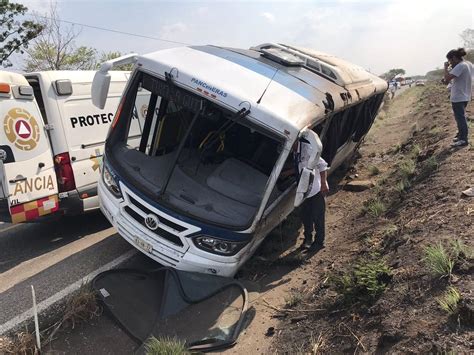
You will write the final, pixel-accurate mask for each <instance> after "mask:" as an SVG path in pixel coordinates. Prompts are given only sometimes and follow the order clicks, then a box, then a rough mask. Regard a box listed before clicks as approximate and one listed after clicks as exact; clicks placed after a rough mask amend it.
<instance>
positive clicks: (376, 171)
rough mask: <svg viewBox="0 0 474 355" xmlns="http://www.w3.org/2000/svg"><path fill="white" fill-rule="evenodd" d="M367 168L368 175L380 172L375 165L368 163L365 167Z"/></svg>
mask: <svg viewBox="0 0 474 355" xmlns="http://www.w3.org/2000/svg"><path fill="white" fill-rule="evenodd" d="M367 170H368V171H369V175H370V176H375V175H378V174H380V169H379V168H377V167H376V166H375V165H369V166H368V167H367Z"/></svg>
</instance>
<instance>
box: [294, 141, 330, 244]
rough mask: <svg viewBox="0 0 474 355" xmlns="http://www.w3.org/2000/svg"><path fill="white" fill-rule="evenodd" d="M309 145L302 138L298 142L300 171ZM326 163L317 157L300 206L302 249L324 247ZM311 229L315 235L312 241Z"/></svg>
mask: <svg viewBox="0 0 474 355" xmlns="http://www.w3.org/2000/svg"><path fill="white" fill-rule="evenodd" d="M310 150H311V147H310V145H309V144H308V143H305V142H304V140H303V141H301V142H300V143H299V149H298V152H297V154H296V157H297V162H298V170H299V172H300V173H301V171H302V169H303V167H306V166H307V164H306V163H307V161H308V159H309V155H310ZM327 169H328V164H327V163H326V162H325V161H324V159H323V158H319V160H318V163H317V164H316V168H315V169H314V170H315V171H314V179H313V181H312V185H311V188H310V189H309V191H308V193H307V194H306V196H305V197H306V199H305V200H304V201H303V203H302V206H301V214H302V220H303V226H304V243H303V246H302V247H303V249H309V248H315V249H322V248H324V239H325V235H326V226H325V224H326V223H325V218H326V201H325V198H324V196H325V195H326V194H327V193H328V192H329V186H328V182H327ZM313 231H315V232H316V236H315V239H314V242H313Z"/></svg>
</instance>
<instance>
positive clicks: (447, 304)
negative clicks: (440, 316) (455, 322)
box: [437, 286, 461, 315]
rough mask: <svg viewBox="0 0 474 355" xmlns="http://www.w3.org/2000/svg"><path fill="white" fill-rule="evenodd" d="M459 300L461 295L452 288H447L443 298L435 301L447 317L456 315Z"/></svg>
mask: <svg viewBox="0 0 474 355" xmlns="http://www.w3.org/2000/svg"><path fill="white" fill-rule="evenodd" d="M460 300H461V294H460V293H459V291H458V290H456V289H455V288H454V287H452V286H450V287H448V289H447V290H446V292H445V293H444V294H443V296H442V297H440V298H438V299H437V301H438V304H439V305H440V307H441V308H442V309H443V310H444V311H446V312H447V313H448V314H449V315H452V314H456V313H457V312H458V304H459V301H460Z"/></svg>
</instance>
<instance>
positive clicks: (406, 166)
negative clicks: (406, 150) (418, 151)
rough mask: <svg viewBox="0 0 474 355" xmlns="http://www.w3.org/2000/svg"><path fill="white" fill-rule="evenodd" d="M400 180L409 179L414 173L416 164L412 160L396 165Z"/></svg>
mask: <svg viewBox="0 0 474 355" xmlns="http://www.w3.org/2000/svg"><path fill="white" fill-rule="evenodd" d="M398 169H399V171H400V174H401V175H402V178H409V177H411V176H412V175H413V174H414V173H415V169H416V163H415V161H414V160H413V159H405V160H403V161H401V162H400V163H399V164H398Z"/></svg>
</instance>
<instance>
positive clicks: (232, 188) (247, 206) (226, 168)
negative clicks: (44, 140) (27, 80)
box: [106, 72, 284, 229]
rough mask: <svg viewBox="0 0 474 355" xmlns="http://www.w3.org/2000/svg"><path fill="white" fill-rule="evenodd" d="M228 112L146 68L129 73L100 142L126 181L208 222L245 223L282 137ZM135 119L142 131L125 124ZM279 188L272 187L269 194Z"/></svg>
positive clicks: (251, 215)
mask: <svg viewBox="0 0 474 355" xmlns="http://www.w3.org/2000/svg"><path fill="white" fill-rule="evenodd" d="M249 113H250V111H247V110H245V109H242V110H240V111H238V112H231V111H229V110H227V109H225V108H223V107H221V106H218V105H217V104H215V103H212V102H210V101H208V100H206V99H204V98H202V97H200V96H198V95H195V94H193V93H191V92H189V91H186V90H184V89H181V88H179V87H177V86H176V85H175V84H174V83H173V82H171V81H164V80H161V79H159V78H156V77H154V76H152V75H149V74H147V73H144V72H137V74H136V75H135V76H134V78H133V79H132V83H131V85H130V86H129V88H128V90H127V93H126V94H125V100H124V101H123V106H122V110H121V113H120V114H119V117H118V118H117V122H116V124H115V126H114V127H113V128H112V129H111V132H110V133H109V137H108V139H107V144H106V155H107V159H108V160H109V161H110V163H111V164H112V166H113V168H114V169H115V170H116V171H117V173H119V175H121V176H122V177H123V178H124V180H126V182H127V183H128V185H131V186H133V187H134V188H135V189H137V190H139V191H140V192H141V193H143V194H145V195H147V196H148V197H149V198H151V199H152V200H153V201H155V202H157V203H158V204H162V205H164V206H166V207H167V208H170V209H172V210H174V211H175V212H177V213H179V214H184V215H188V216H190V217H192V218H196V219H198V220H201V221H203V222H206V223H210V224H214V225H218V226H223V227H227V228H232V229H244V228H246V227H248V226H249V225H250V224H251V223H252V221H253V218H254V216H255V214H256V212H257V210H258V208H259V206H260V204H261V201H262V198H263V196H264V193H265V191H266V187H267V181H268V178H269V175H270V173H271V172H272V170H273V168H274V165H275V163H276V161H277V159H278V157H279V155H280V152H281V146H282V145H283V144H284V142H283V141H282V140H281V138H278V137H275V136H274V135H272V134H271V133H269V132H266V131H265V130H264V129H263V128H261V127H259V126H256V125H255V124H254V123H252V122H250V120H248V119H247V118H246V116H247V115H248V114H249ZM137 123H138V125H139V127H140V136H139V137H137V136H136V135H131V129H130V127H134V126H136V125H137ZM277 195H278V192H277V191H276V190H275V191H274V192H273V193H272V197H271V199H274V198H276V196H277Z"/></svg>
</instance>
